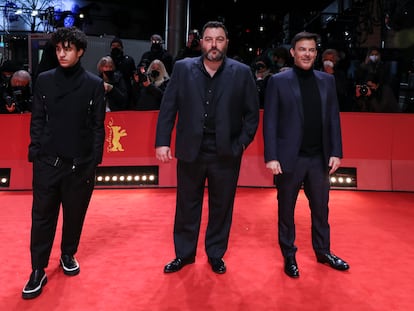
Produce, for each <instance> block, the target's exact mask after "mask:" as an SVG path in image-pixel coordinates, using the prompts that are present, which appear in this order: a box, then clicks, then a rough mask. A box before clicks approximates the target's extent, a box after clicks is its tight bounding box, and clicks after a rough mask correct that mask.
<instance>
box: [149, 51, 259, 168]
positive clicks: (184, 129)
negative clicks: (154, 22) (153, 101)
mask: <svg viewBox="0 0 414 311" xmlns="http://www.w3.org/2000/svg"><path fill="white" fill-rule="evenodd" d="M202 59H203V57H196V58H186V59H183V60H179V61H177V62H176V63H175V65H174V69H173V73H172V75H171V78H170V81H169V83H168V86H167V88H166V90H165V92H164V96H163V98H162V102H161V108H160V112H159V116H158V122H157V133H156V142H155V145H156V146H157V147H158V146H170V143H171V133H172V129H173V127H174V124H175V121H176V117H177V114H178V118H177V127H176V144H175V156H176V157H177V158H178V159H180V160H184V161H187V162H191V161H194V160H195V159H196V157H197V155H198V153H199V150H200V146H201V141H202V138H203V126H204V114H205V111H204V110H205V109H204V101H205V100H206V98H205V97H204V94H205V91H206V87H207V86H206V85H205V83H204V81H205V74H206V73H205V72H203V70H202V68H203V64H202ZM223 66H224V68H223V71H222V72H221V73H220V74H219V75H218V76H217V77H215V78H217V79H220V81H219V87H218V88H217V89H216V90H215V94H214V97H215V99H216V108H215V109H216V112H215V115H216V119H215V125H216V146H217V153H218V155H221V156H238V155H240V154H241V153H242V152H243V148H244V147H247V146H248V145H249V144H250V143H251V141H252V140H253V138H254V136H255V133H256V130H257V127H258V123H259V98H258V94H257V90H256V85H255V81H254V78H253V74H252V72H251V70H250V68H249V67H248V66H247V65H245V64H242V63H240V62H238V61H235V60H233V59H230V58H225V60H224V63H223Z"/></svg>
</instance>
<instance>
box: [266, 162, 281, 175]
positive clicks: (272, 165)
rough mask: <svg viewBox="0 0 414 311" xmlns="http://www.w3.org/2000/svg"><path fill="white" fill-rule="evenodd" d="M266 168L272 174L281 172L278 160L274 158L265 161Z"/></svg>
mask: <svg viewBox="0 0 414 311" xmlns="http://www.w3.org/2000/svg"><path fill="white" fill-rule="evenodd" d="M266 168H267V169H269V170H270V171H271V172H272V174H273V175H279V174H282V173H283V172H282V167H281V166H280V163H279V161H276V160H273V161H269V162H267V163H266Z"/></svg>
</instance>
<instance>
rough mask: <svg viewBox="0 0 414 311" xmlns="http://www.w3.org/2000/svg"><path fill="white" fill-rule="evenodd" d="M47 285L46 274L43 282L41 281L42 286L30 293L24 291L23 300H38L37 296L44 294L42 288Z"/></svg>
mask: <svg viewBox="0 0 414 311" xmlns="http://www.w3.org/2000/svg"><path fill="white" fill-rule="evenodd" d="M46 283H47V276H46V274H45V275H44V277H43V278H42V280H41V281H40V286H39V287H38V288H37V289H35V290H33V291H30V292H25V291H24V289H23V291H22V298H23V299H33V298H36V297H37V296H39V295H40V294H41V293H42V288H43V286H45V285H46Z"/></svg>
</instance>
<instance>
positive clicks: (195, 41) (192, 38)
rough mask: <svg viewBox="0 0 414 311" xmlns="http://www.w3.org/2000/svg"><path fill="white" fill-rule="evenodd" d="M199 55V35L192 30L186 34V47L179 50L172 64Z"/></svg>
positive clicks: (195, 30) (196, 31)
mask: <svg viewBox="0 0 414 311" xmlns="http://www.w3.org/2000/svg"><path fill="white" fill-rule="evenodd" d="M200 55H201V45H200V33H199V31H198V30H197V29H192V30H190V32H189V33H188V37H187V45H186V46H185V47H184V48H183V49H181V50H180V51H179V52H178V53H177V56H176V57H175V60H174V62H176V61H177V60H180V59H183V58H186V57H197V56H200Z"/></svg>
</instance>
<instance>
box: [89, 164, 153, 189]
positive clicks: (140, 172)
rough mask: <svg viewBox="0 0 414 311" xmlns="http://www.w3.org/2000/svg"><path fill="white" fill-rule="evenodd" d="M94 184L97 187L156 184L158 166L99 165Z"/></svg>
mask: <svg viewBox="0 0 414 311" xmlns="http://www.w3.org/2000/svg"><path fill="white" fill-rule="evenodd" d="M103 176H104V177H103ZM95 184H96V186H97V187H99V186H103V187H134V186H148V185H158V166H99V167H98V168H97V170H96V178H95Z"/></svg>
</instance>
